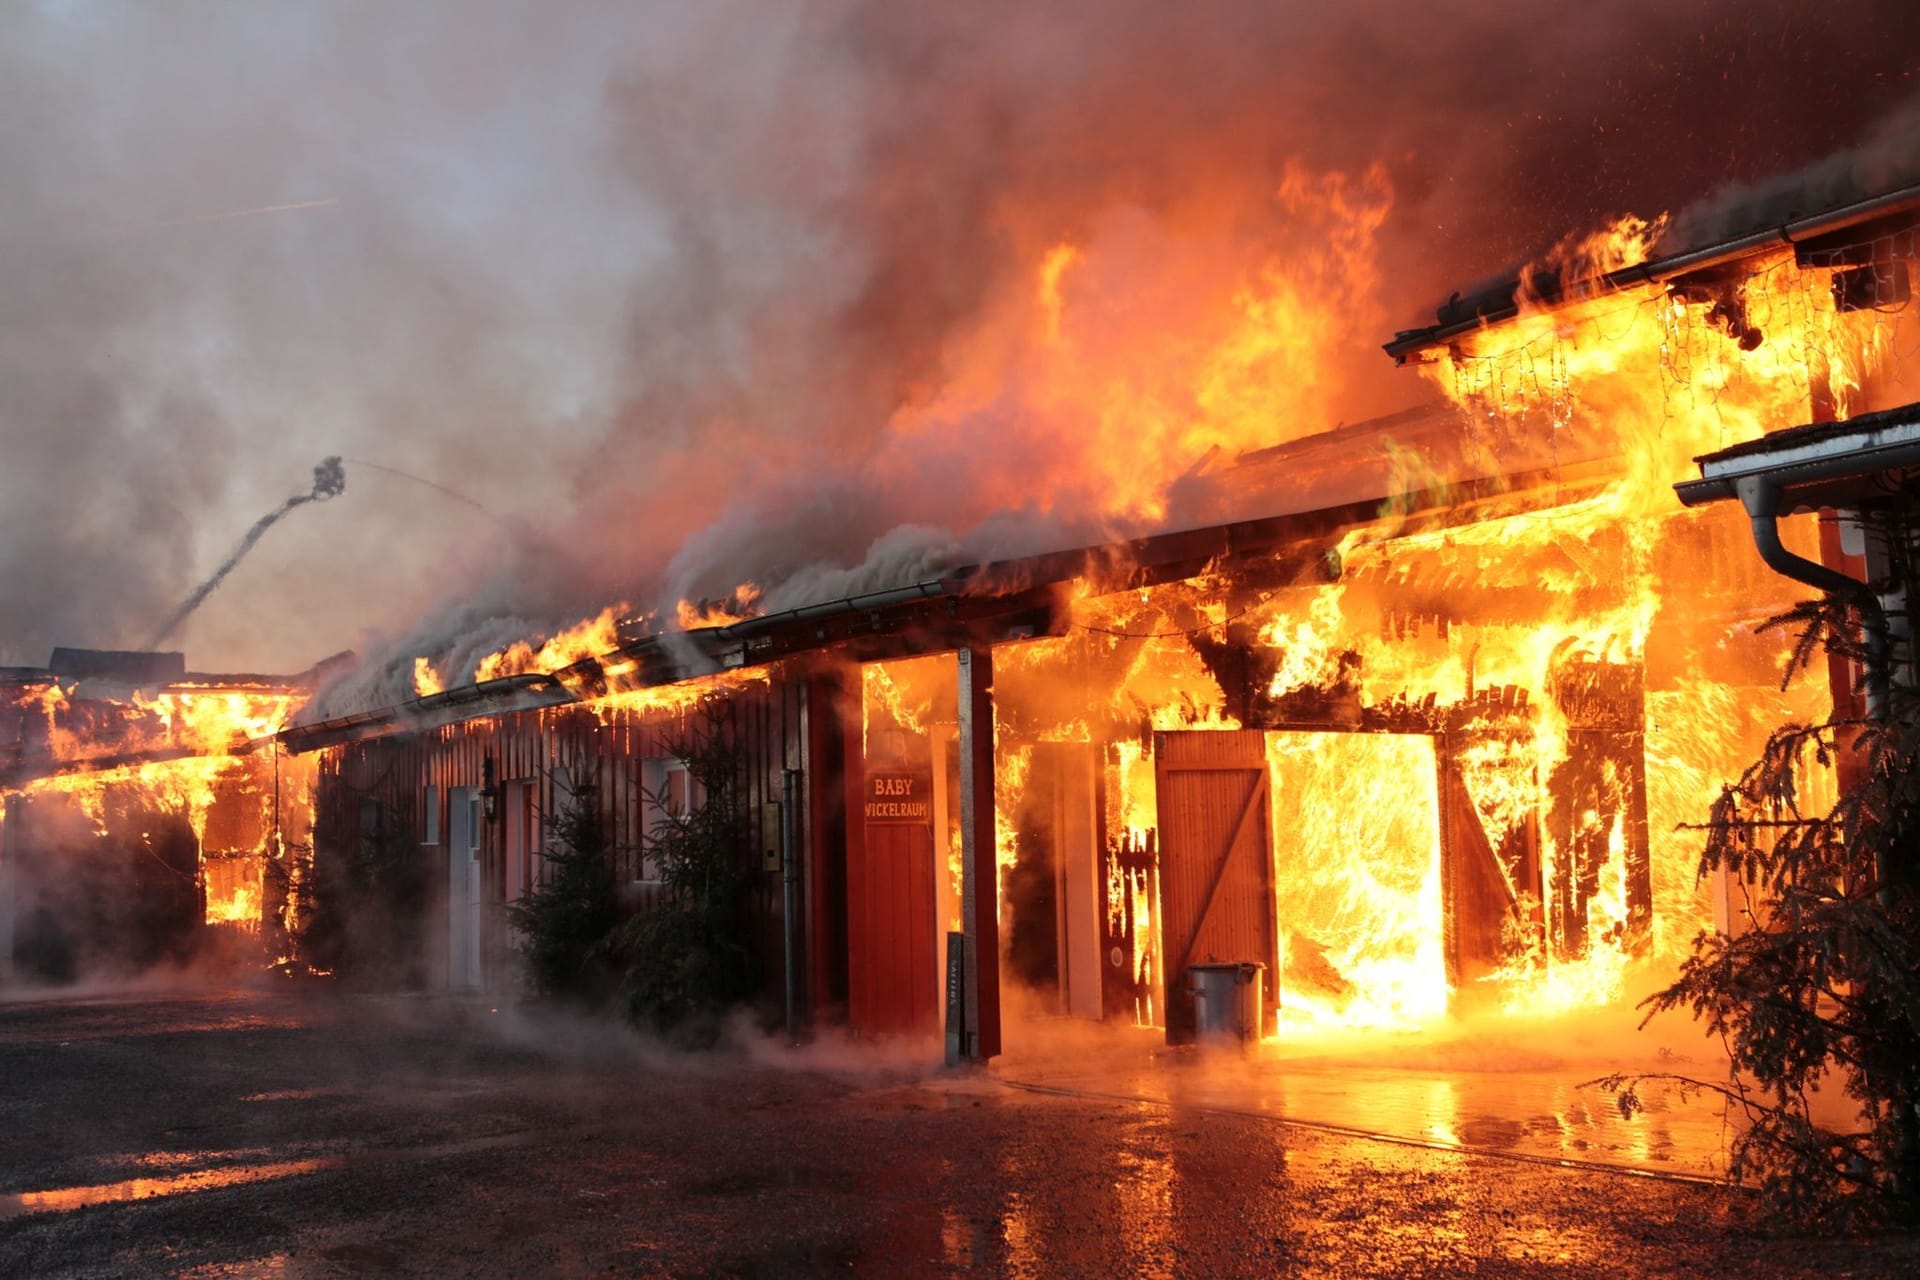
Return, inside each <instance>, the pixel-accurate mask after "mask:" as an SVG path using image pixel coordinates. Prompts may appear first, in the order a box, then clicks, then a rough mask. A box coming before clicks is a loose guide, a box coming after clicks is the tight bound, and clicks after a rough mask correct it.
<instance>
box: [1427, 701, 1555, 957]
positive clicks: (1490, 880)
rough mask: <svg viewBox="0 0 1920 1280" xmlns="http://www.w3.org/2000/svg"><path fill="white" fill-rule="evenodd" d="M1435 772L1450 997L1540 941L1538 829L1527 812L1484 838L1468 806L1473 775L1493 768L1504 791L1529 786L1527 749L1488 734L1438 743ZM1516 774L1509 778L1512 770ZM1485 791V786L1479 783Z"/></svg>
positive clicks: (1481, 822)
mask: <svg viewBox="0 0 1920 1280" xmlns="http://www.w3.org/2000/svg"><path fill="white" fill-rule="evenodd" d="M1437 746H1438V757H1439V766H1440V893H1441V912H1442V918H1443V919H1444V921H1445V925H1446V955H1447V980H1448V981H1449V982H1450V983H1452V984H1453V988H1454V990H1455V991H1456V992H1468V991H1472V990H1474V989H1475V988H1474V986H1473V984H1474V983H1475V982H1476V981H1477V980H1479V979H1481V978H1484V977H1485V976H1486V975H1488V974H1490V973H1493V972H1494V971H1496V970H1498V969H1500V968H1502V967H1503V966H1505V965H1507V964H1509V963H1511V962H1512V961H1513V960H1515V959H1516V958H1517V957H1518V955H1519V954H1520V953H1521V952H1522V951H1524V950H1525V949H1526V948H1527V947H1528V945H1529V944H1530V943H1534V942H1537V941H1538V940H1539V939H1540V938H1541V937H1542V936H1543V930H1544V924H1543V920H1544V917H1543V914H1542V901H1541V879H1540V829H1539V820H1538V815H1537V814H1536V813H1534V812H1533V811H1532V810H1531V809H1529V811H1528V812H1527V814H1526V816H1525V817H1524V818H1523V819H1522V820H1521V821H1519V822H1517V823H1514V824H1513V825H1512V826H1511V828H1510V829H1508V830H1504V831H1499V832H1489V831H1488V829H1487V826H1486V817H1487V815H1486V814H1483V813H1482V811H1481V807H1480V806H1479V805H1477V804H1476V803H1475V798H1474V786H1475V783H1474V782H1473V781H1469V775H1470V774H1473V773H1474V772H1475V771H1474V770H1473V769H1471V768H1469V767H1468V765H1467V763H1466V757H1467V755H1468V753H1470V752H1473V751H1476V750H1477V751H1478V753H1479V756H1480V758H1481V763H1480V766H1479V768H1480V769H1481V770H1482V771H1485V770H1486V769H1487V768H1488V762H1497V763H1498V764H1499V766H1501V767H1502V768H1504V770H1505V772H1506V773H1507V774H1508V775H1509V777H1508V779H1507V781H1508V783H1509V785H1510V786H1517V787H1522V788H1530V787H1531V786H1532V782H1533V759H1532V742H1531V740H1530V739H1524V738H1520V737H1517V736H1514V735H1505V736H1502V735H1499V734H1493V733H1480V734H1464V733H1463V734H1455V735H1450V736H1443V737H1442V738H1440V740H1439V742H1438V743H1437ZM1516 770H1517V771H1519V773H1518V775H1517V776H1515V771H1516ZM1483 785H1484V784H1483Z"/></svg>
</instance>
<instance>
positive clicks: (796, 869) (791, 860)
mask: <svg viewBox="0 0 1920 1280" xmlns="http://www.w3.org/2000/svg"><path fill="white" fill-rule="evenodd" d="M799 781H800V771H799V770H798V769H782V770H781V771H780V878H781V880H782V882H783V883H782V889H783V896H782V899H781V902H782V906H783V910H782V912H781V915H782V918H783V921H784V923H785V926H786V930H785V931H786V938H785V941H786V970H787V1043H788V1044H794V1045H797V1044H799V1043H800V919H799V915H800V854H799V849H798V845H799V843H800V842H799V840H798V839H797V838H796V831H795V828H796V827H797V826H798V815H797V813H796V811H795V809H794V796H795V795H796V794H797V793H798V791H799V785H798V784H799Z"/></svg>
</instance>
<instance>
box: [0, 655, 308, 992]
mask: <svg viewBox="0 0 1920 1280" xmlns="http://www.w3.org/2000/svg"><path fill="white" fill-rule="evenodd" d="M335 665H337V660H336V664H335ZM330 670H331V668H330V667H329V666H328V665H327V664H322V666H321V667H319V668H316V669H314V670H312V671H308V672H305V673H302V674H300V675H297V676H265V675H237V674H236V675H208V674H203V673H198V672H190V671H188V670H187V668H186V662H185V659H184V658H183V656H182V655H181V654H178V653H149V652H107V651H100V650H89V649H56V650H55V651H54V653H53V656H52V659H51V660H50V661H49V662H48V664H47V666H46V667H44V668H38V667H35V668H23V667H10V668H6V669H3V670H0V801H3V802H4V808H0V981H6V980H14V979H18V980H22V981H56V982H57V981H69V980H72V979H74V978H75V977H78V976H81V975H83V974H85V975H90V976H117V975H124V974H129V973H132V972H137V971H139V970H143V969H146V968H149V967H151V966H154V965H157V964H162V963H184V962H186V961H188V960H190V959H192V958H194V957H195V956H196V955H197V954H199V953H200V951H201V950H202V949H203V948H204V946H205V945H206V944H207V942H208V939H209V936H210V935H212V934H218V933H226V934H231V935H236V940H237V939H239V938H244V939H246V940H247V946H246V948H245V950H251V949H252V946H253V944H254V943H256V942H257V944H258V947H259V948H260V950H261V953H262V963H272V962H276V961H286V960H287V959H289V958H290V957H291V954H292V950H293V941H292V940H293V938H294V937H295V936H296V935H297V933H298V931H299V927H300V919H299V916H300V910H301V908H300V903H301V898H302V882H303V878H304V874H305V866H306V862H307V858H308V853H309V850H310V837H309V827H310V819H309V816H308V815H309V813H310V807H311V795H310V793H311V778H312V767H311V762H308V761H303V760H301V759H299V758H298V757H294V756H291V755H289V754H288V753H287V752H285V751H283V750H282V749H281V748H280V747H279V746H278V744H277V743H276V742H275V741H274V738H273V735H274V734H275V733H276V732H278V731H279V730H280V729H282V728H283V727H284V726H285V724H286V723H287V721H288V720H289V719H290V717H291V715H292V713H293V712H294V711H295V710H296V709H297V708H298V707H299V706H300V705H301V704H302V703H304V702H305V701H306V699H307V698H308V697H309V696H310V695H311V693H312V691H313V688H314V687H315V684H316V682H317V681H318V680H320V679H322V678H324V677H325V676H326V675H327V674H328V673H329V671H330Z"/></svg>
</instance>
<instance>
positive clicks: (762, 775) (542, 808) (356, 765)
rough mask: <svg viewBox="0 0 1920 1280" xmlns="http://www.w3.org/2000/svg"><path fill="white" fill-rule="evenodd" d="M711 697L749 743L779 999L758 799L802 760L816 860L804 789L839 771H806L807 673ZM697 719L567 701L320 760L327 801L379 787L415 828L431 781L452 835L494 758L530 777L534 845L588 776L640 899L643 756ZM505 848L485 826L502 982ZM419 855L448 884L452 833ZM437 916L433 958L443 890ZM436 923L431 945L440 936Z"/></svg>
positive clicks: (653, 754) (768, 947)
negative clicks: (461, 807)
mask: <svg viewBox="0 0 1920 1280" xmlns="http://www.w3.org/2000/svg"><path fill="white" fill-rule="evenodd" d="M717 705H718V706H719V708H720V709H719V712H718V718H717V719H716V720H715V724H716V725H717V726H718V728H719V730H720V732H722V733H723V734H725V735H727V736H728V737H730V738H731V739H732V740H733V741H734V742H736V743H737V744H738V745H739V748H740V750H741V755H742V773H743V781H744V788H743V794H742V801H743V804H744V806H745V810H746V818H747V823H746V825H747V828H748V832H747V834H748V847H747V848H746V849H744V850H743V851H742V855H743V856H744V857H748V858H750V859H751V863H752V866H753V867H754V870H755V876H754V890H753V893H754V898H753V904H752V905H753V913H752V914H753V921H754V932H753V938H752V943H753V949H754V954H755V959H756V962H757V965H758V969H759V972H760V973H761V974H762V975H764V977H765V979H766V981H765V983H764V985H765V987H766V989H767V991H768V992H769V993H770V997H769V998H770V1000H771V1001H772V1003H773V1004H777V1003H778V1001H779V995H780V992H781V990H782V985H783V982H784V975H783V969H782V964H783V947H782V937H783V921H782V918H781V917H782V907H783V896H782V883H781V877H780V873H779V871H778V870H777V869H768V868H767V867H766V866H765V865H764V864H763V861H762V858H763V853H764V850H762V849H761V848H760V847H759V845H760V843H761V835H762V832H763V830H764V831H766V832H768V833H772V832H776V831H777V829H778V828H777V826H776V825H774V824H773V823H772V822H771V818H770V815H769V821H768V822H767V824H766V825H765V826H764V827H763V824H762V821H761V818H762V815H763V806H766V805H769V804H777V803H778V802H779V801H780V798H781V785H782V776H781V775H782V771H783V770H785V769H797V770H799V771H800V773H801V786H800V787H799V788H798V791H797V797H798V802H799V807H800V809H801V812H800V814H799V815H797V816H798V821H797V822H796V824H795V834H796V838H797V840H798V841H799V850H798V853H799V855H800V857H801V859H802V865H803V867H805V866H810V865H811V864H812V861H813V859H812V858H811V847H810V846H811V842H812V840H813V838H815V836H816V834H817V830H818V824H816V823H815V822H814V821H812V819H811V818H810V816H809V813H808V810H809V808H810V806H809V804H808V798H809V795H810V793H812V792H813V791H815V789H816V788H817V787H818V786H821V785H827V786H834V787H837V786H838V785H840V784H839V780H838V779H837V778H832V779H814V778H813V777H812V775H811V771H810V770H809V759H808V745H809V734H808V684H807V682H806V680H805V679H803V678H784V677H782V676H778V675H776V677H775V678H774V679H773V680H771V681H769V682H767V683H765V684H755V685H748V686H745V687H743V688H740V689H735V690H731V691H729V692H728V693H727V694H726V695H725V696H724V698H723V699H722V700H721V702H720V703H718V704H717ZM692 714H693V715H695V716H698V715H699V714H700V713H698V712H694V713H692ZM691 727H693V726H692V725H691V723H690V720H689V713H687V712H684V711H661V710H651V711H648V710H636V709H633V708H627V707H620V706H613V707H608V708H600V709H597V710H596V709H594V708H591V707H586V706H569V707H558V708H549V709H545V710H537V711H525V712H518V713H513V714H510V715H504V716H497V717H489V718H486V719H482V720H475V721H471V722H468V723H466V724H458V725H449V726H446V727H443V728H440V729H436V730H433V731H430V732H428V733H424V734H416V735H407V736H402V737H394V738H381V739H374V740H370V741H367V742H361V743H353V744H348V745H346V746H341V747H333V748H329V749H328V750H327V751H326V752H325V754H324V757H323V760H322V763H321V783H320V788H321V793H322V801H321V802H322V804H323V805H334V806H339V805H343V804H346V805H352V806H354V807H357V806H358V804H359V802H360V801H361V800H362V799H374V800H377V801H379V802H380V803H381V804H382V805H383V806H385V807H388V808H389V809H390V810H391V811H392V812H394V813H397V814H400V815H404V816H403V818H402V821H404V822H408V823H410V825H411V827H412V829H413V830H414V831H416V832H419V831H423V830H424V829H425V828H426V826H427V825H428V824H427V823H426V822H425V815H424V813H423V812H422V797H423V795H424V788H426V787H432V788H434V796H435V802H436V804H437V805H438V806H439V808H440V814H439V822H438V829H439V832H440V836H441V840H442V842H444V840H445V838H446V832H447V830H448V826H447V821H446V807H447V804H448V796H449V794H450V793H451V792H452V791H453V790H455V789H457V788H463V787H471V788H475V789H478V788H479V787H481V786H482V785H483V782H484V779H485V761H486V759H487V758H488V757H489V756H491V757H492V759H493V761H494V779H495V781H496V782H499V783H502V784H505V783H510V782H528V783H531V784H532V785H533V796H534V807H535V810H536V814H537V818H538V822H537V829H536V832H535V833H534V845H533V847H534V848H535V849H538V848H540V847H542V842H544V841H545V840H546V839H547V838H548V837H547V833H546V824H547V822H548V821H549V820H550V819H551V818H552V817H553V816H554V815H556V814H558V813H559V812H560V810H561V808H562V806H564V804H565V803H566V801H567V796H568V791H569V788H570V787H572V788H576V789H577V788H578V787H579V785H580V784H581V783H583V782H584V783H588V784H591V785H592V786H593V788H594V790H595V793H596V796H597V799H598V803H599V807H600V809H601V812H602V814H603V816H604V818H605V820H606V822H607V824H608V829H609V831H610V832H611V834H612V838H613V842H614V845H615V848H616V855H615V856H616V872H617V874H618V876H619V878H620V880H621V882H622V883H623V885H625V886H627V894H628V897H629V899H630V900H631V901H632V902H633V903H634V904H636V905H642V906H644V905H645V903H646V901H647V900H648V898H649V897H650V894H651V892H652V891H651V890H650V888H649V884H648V882H647V881H646V880H645V878H644V875H645V871H646V867H645V865H644V857H645V850H646V845H647V841H648V837H649V833H648V831H647V830H646V826H647V823H648V821H649V817H650V815H649V812H648V807H647V804H646V801H645V797H644V794H643V789H644V787H645V785H646V781H647V780H646V778H645V776H644V774H645V766H646V765H647V764H648V763H649V762H664V761H667V760H669V759H671V758H672V756H673V749H674V746H675V744H676V743H677V742H679V741H681V740H683V739H684V738H685V736H686V735H687V733H688V730H689V729H690V728H691ZM343 829H352V828H351V827H347V828H343ZM504 847H505V838H504V832H503V829H502V824H501V823H500V822H492V823H487V824H485V826H484V832H483V836H482V843H481V861H482V867H483V872H484V875H485V883H486V884H487V885H488V886H489V888H490V897H489V899H488V900H489V902H490V903H491V907H490V909H489V911H488V918H487V921H486V925H485V933H484V937H483V944H484V947H485V950H486V953H487V970H488V971H487V980H488V983H489V985H490V986H496V987H499V986H508V985H510V984H511V982H512V981H513V980H514V976H515V975H514V971H513V963H512V955H511V950H510V945H509V938H508V932H507V926H506V915H505V902H504V896H505V886H506V882H507V879H506V868H505V864H504ZM425 856H427V857H429V858H432V859H433V860H434V862H433V866H434V869H435V870H436V871H437V872H438V874H437V875H435V874H430V875H429V883H430V884H433V885H434V886H435V890H436V892H437V893H439V894H441V895H444V891H445V881H446V875H445V866H446V862H445V858H446V853H445V846H444V843H442V844H440V845H438V846H435V847H434V848H433V849H431V850H429V851H428V852H427V853H426V855H425ZM536 866H537V862H536ZM429 914H430V919H437V923H436V924H434V925H431V926H430V927H429V930H428V934H429V936H428V937H427V939H426V940H425V943H424V945H425V946H426V947H427V948H429V950H428V954H429V955H430V956H431V955H441V954H444V952H445V946H444V942H445V932H444V930H445V905H444V899H443V898H442V900H441V901H439V902H438V903H437V904H436V905H434V906H430V908H429ZM436 930H437V931H438V936H437V943H436V938H435V936H433V935H434V934H435V931H436ZM814 967H818V966H814ZM803 977H804V975H803Z"/></svg>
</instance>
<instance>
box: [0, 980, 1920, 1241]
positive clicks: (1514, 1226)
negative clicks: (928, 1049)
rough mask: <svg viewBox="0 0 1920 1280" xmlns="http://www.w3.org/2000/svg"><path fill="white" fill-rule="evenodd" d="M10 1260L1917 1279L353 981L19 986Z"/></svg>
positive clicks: (846, 1058) (1534, 1198)
mask: <svg viewBox="0 0 1920 1280" xmlns="http://www.w3.org/2000/svg"><path fill="white" fill-rule="evenodd" d="M0 1082H3V1084H0V1274H4V1275H7V1276H35V1277H39V1276H124V1275H150V1274H154V1275H157V1274H172V1275H186V1276H206V1277H213V1276H251V1275H275V1276H295V1277H299V1276H379V1275H423V1276H485V1277H491V1276H529V1275H560V1276H572V1275H609V1274H611V1275H641V1276H651V1275H663V1276H707V1275H713V1276H788V1275H795V1276H797V1275H817V1274H826V1273H850V1274H856V1275H886V1276H907V1275H952V1274H973V1273H979V1274H994V1275H1022V1276H1043V1275H1044V1276H1110V1275H1146V1276H1151V1275H1167V1276H1239V1275H1248V1276H1255V1275H1259V1276H1265V1275H1274V1274H1299V1275H1316V1276H1319V1275H1324V1276H1373V1275H1380V1276H1408V1275H1414V1276H1418V1275H1436V1276H1437V1275H1462V1274H1471V1275H1490V1276H1506V1275H1514V1276H1534V1275H1555V1276H1565V1275H1591V1274H1609V1275H1688V1276H1754V1275H1807V1276H1816V1275H1817V1276H1835V1275H1849V1274H1851V1275H1913V1274H1916V1273H1920V1241H1916V1240H1915V1239H1914V1238H1911V1237H1895V1238H1883V1239H1877V1240H1862V1241H1839V1242H1832V1241H1808V1240H1795V1239H1779V1238H1768V1237H1765V1236H1762V1235H1758V1234H1756V1233H1754V1231H1753V1230H1752V1229H1751V1224H1748V1225H1747V1226H1742V1225H1740V1223H1739V1221H1738V1219H1739V1216H1740V1215H1739V1213H1738V1206H1730V1205H1729V1203H1728V1199H1727V1197H1726V1195H1725V1193H1723V1192H1721V1191H1719V1190H1717V1189H1713V1188H1706V1187H1700V1186H1695V1185H1687V1184H1684V1183H1675V1182H1668V1181H1661V1180H1656V1179H1649V1178H1639V1177H1628V1176H1622V1175H1619V1174H1611V1173H1605V1172H1599V1171H1593V1170H1582V1169H1565V1168H1555V1167H1552V1166H1549V1165H1542V1164H1536V1163H1526V1162H1521V1161H1515V1160H1507V1159H1498V1158H1489V1157H1485V1156H1480V1155H1468V1154H1460V1153H1456V1152H1447V1151H1435V1150H1423V1149H1419V1148H1413V1147H1406V1146H1396V1145H1393V1144H1389V1143H1382V1142H1372V1141H1367V1140H1364V1139H1356V1138H1350V1137H1343V1136H1339V1135H1333V1134H1327V1133H1322V1132H1313V1131H1309V1130H1305V1129H1302V1128H1299V1127H1295V1126H1289V1125H1286V1124H1283V1123H1279V1122H1276V1121H1275V1120H1273V1119H1270V1118H1264V1117H1260V1116H1252V1115H1238V1114H1220V1113H1216V1112H1210V1111H1205V1110H1200V1109H1195V1108H1191V1107H1184V1106H1181V1105H1163V1104H1149V1103H1138V1102H1125V1101H1112V1100H1089V1099H1084V1098H1076V1097H1062V1096H1052V1095H1045V1094H1036V1093H1032V1092H1028V1091H1023V1090H1018V1089H1012V1088H1008V1087H1006V1086H1005V1085H1003V1084H1002V1083H999V1082H997V1081H996V1080H994V1079H993V1078H991V1077H990V1076H984V1075H958V1076H950V1075H946V1074H943V1073H939V1072H934V1071H927V1070H924V1069H922V1068H920V1067H918V1066H917V1065H915V1064H914V1063H913V1062H912V1060H911V1059H910V1058H908V1057H906V1056H900V1055H896V1056H894V1057H891V1058H889V1057H887V1056H886V1055H884V1054H882V1053H877V1052H871V1051H868V1052H860V1053H856V1052H853V1051H851V1050H848V1049H844V1048H842V1049H823V1048H814V1049H811V1050H808V1051H803V1052H800V1053H788V1052H786V1051H782V1050H777V1049H769V1048H761V1049H758V1050H754V1051H748V1052H740V1053H732V1054H725V1055H719V1054H710V1055H677V1054H672V1053H668V1052H665V1051H662V1050H657V1049H649V1048H647V1047H645V1046H643V1045H641V1044H640V1043H639V1042H638V1041H637V1040H635V1039H634V1038H632V1037H630V1036H627V1035H626V1034H624V1033H621V1032H619V1031H617V1030H615V1029H612V1028H601V1027H593V1026H583V1025H580V1024H574V1023H568V1022H565V1021H561V1020H558V1019H553V1018H549V1017H542V1016H538V1015H533V1014H529V1013H525V1012H520V1013H516V1012H514V1011H512V1010H499V1011H495V1010H492V1009H490V1008H489V1007H488V1006H485V1005H470V1004H469V1005H456V1004H448V1003H444V1002H438V1001H430V1000H421V999H392V998H384V999H383V998H372V997H363V996H347V995H341V994H338V993H335V992H331V991H327V990H324V989H323V990H315V991H304V992H276V993H261V992H221V993H212V994H207V993H202V994H192V995H173V996H167V995H153V994H149V995H144V996H139V997H123V998H104V999H93V1000H69V1001H38V1002H28V1003H12V1004H0Z"/></svg>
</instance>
